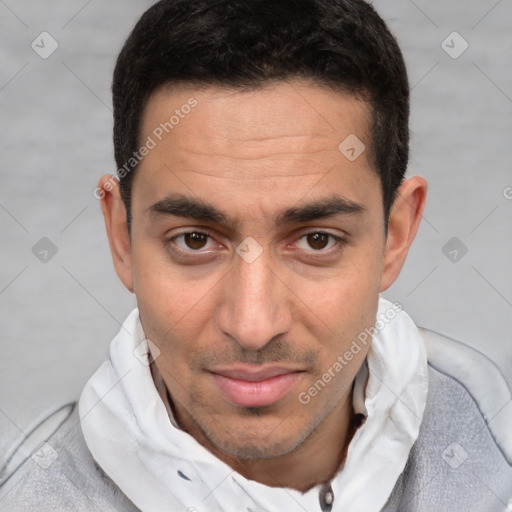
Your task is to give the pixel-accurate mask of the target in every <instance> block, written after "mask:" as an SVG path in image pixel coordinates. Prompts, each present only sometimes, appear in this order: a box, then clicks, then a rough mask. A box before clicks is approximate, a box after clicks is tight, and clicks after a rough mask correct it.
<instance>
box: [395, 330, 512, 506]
mask: <svg viewBox="0 0 512 512" xmlns="http://www.w3.org/2000/svg"><path fill="white" fill-rule="evenodd" d="M420 332H421V334H422V337H423V338H424V340H425V345H426V349H427V359H428V364H429V371H428V379H429V384H428V395H427V404H426V408H425V412H424V416H423V421H422V424H421V428H420V433H419V436H418V439H417V441H416V443H415V444H414V446H413V448H412V450H411V453H410V456H409V460H408V462H407V465H406V467H405V469H404V472H403V473H402V475H401V477H400V479H399V481H398V482H397V485H396V487H395V490H394V491H393V494H392V496H391V498H390V502H389V504H388V505H389V507H390V508H389V510H397V509H398V510H402V508H400V507H405V508H403V510H415V511H417V512H423V511H425V512H426V511H430V510H439V511H451V510H475V511H476V510H478V511H479V512H480V511H482V512H491V511H492V512H494V511H496V512H498V511H499V512H502V511H505V510H509V509H508V508H507V505H508V504H509V503H510V504H512V429H511V428H510V425H512V395H511V392H510V388H509V386H508V384H507V381H506V380H505V378H504V377H503V375H502V374H501V372H500V370H499V369H498V368H497V367H496V365H495V364H494V363H493V362H492V361H490V360H489V359H488V358H487V357H486V356H485V355H483V354H481V353H480V352H478V351H477V350H474V349H472V348H470V347H468V346H466V345H464V344H462V343H460V342H457V341H455V340H452V339H450V338H447V337H445V336H441V335H439V334H437V333H434V332H432V331H428V330H426V329H420ZM509 500H510V501H509ZM393 507H395V508H393ZM385 510H388V508H386V509H385Z"/></svg>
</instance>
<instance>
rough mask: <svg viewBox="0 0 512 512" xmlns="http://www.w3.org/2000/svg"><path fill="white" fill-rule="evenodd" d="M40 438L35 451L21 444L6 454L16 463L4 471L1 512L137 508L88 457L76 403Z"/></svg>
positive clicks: (0, 488)
mask: <svg viewBox="0 0 512 512" xmlns="http://www.w3.org/2000/svg"><path fill="white" fill-rule="evenodd" d="M48 419H49V418H47V420H48ZM43 439H44V440H42V439H41V440H39V441H40V442H39V443H38V445H37V446H36V448H35V449H34V450H33V451H31V450H30V448H28V443H24V444H23V445H21V446H20V447H18V449H17V450H16V452H15V453H13V454H12V455H11V456H10V460H11V461H13V460H18V464H17V467H12V464H11V468H10V471H9V474H7V472H6V471H5V468H4V475H3V481H2V484H1V487H0V510H9V512H18V511H20V512H21V511H23V512H26V511H30V510H38V511H41V512H46V511H48V512H50V511H55V510H75V511H91V510H112V511H117V510H119V511H121V510H123V511H128V512H136V511H137V510H138V509H137V508H136V507H135V506H134V505H133V504H132V503H131V502H130V501H129V500H128V499H127V498H126V496H125V495H124V494H123V493H121V491H120V490H119V489H118V487H117V486H116V485H115V484H114V483H113V482H112V481H111V480H110V478H109V477H108V476H107V475H106V474H105V473H104V472H103V471H102V470H101V468H99V467H98V466H97V464H96V463H95V461H94V459H93V458H92V456H91V453H90V452H89V449H88V448H87V445H86V443H85V440H84V438H83V434H82V428H81V425H80V418H79V415H78V407H76V404H70V406H69V411H68V415H67V417H66V418H65V419H64V421H62V422H61V424H60V425H59V426H58V428H57V429H56V430H55V431H54V432H53V433H52V434H51V435H50V436H49V437H44V438H43ZM32 441H33V440H32ZM32 444H34V443H33V442H32ZM14 466H16V464H15V465H14Z"/></svg>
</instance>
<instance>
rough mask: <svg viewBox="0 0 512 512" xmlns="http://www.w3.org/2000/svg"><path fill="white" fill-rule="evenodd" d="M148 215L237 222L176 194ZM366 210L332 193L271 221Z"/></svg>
mask: <svg viewBox="0 0 512 512" xmlns="http://www.w3.org/2000/svg"><path fill="white" fill-rule="evenodd" d="M148 210H149V212H150V214H152V215H172V216H174V217H184V218H187V219H195V220H198V221H203V222H212V223H215V224H221V225H224V226H226V227H228V228H231V229H236V228H237V226H238V225H239V222H238V221H237V220H236V219H235V218H233V217H231V216H229V215H228V214H226V213H224V212H223V211H222V210H220V209H218V208H217V207H215V206H213V205H211V204H209V203H207V202H205V201H203V200H201V199H197V198H195V197H189V196H184V195H179V194H174V195H170V196H168V197H165V198H164V199H161V200H160V201H157V202H156V203H155V204H153V205H152V206H150V207H149V208H147V209H146V211H148ZM365 211H366V207H365V206H363V205H362V204H359V203H355V202H354V201H351V200H350V199H347V198H344V197H342V196H340V195H337V194H334V195H331V196H329V197H327V198H323V199H315V200H313V201H310V202H308V203H305V204H303V205H301V206H298V207H295V206H294V207H291V208H287V209H284V210H281V211H279V212H278V213H277V215H276V216H275V218H274V223H275V226H276V227H279V226H282V225H285V224H293V223H303V222H311V221H314V220H319V219H327V218H331V217H338V216H341V215H354V214H362V213H364V212H365Z"/></svg>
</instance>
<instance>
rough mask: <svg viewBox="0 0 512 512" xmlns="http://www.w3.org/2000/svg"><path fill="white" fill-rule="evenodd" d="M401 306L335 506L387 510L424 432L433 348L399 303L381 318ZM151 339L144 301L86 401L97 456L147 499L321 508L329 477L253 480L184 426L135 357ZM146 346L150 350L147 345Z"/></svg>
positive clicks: (88, 436) (168, 506)
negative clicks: (302, 487)
mask: <svg viewBox="0 0 512 512" xmlns="http://www.w3.org/2000/svg"><path fill="white" fill-rule="evenodd" d="M391 309H393V311H394V312H395V313H396V316H395V317H394V318H393V319H392V320H390V321H389V322H388V323H387V325H385V326H384V327H383V328H382V329H381V330H380V331H378V332H377V333H376V334H375V335H374V339H373V342H372V346H371V348H370V351H369V353H368V357H367V365H368V373H369V375H368V381H367V385H366V390H365V393H366V396H365V400H364V406H365V408H366V411H367V414H368V416H367V419H366V422H365V423H364V425H363V426H361V427H360V428H359V429H358V431H357V432H356V434H355V435H354V437H353V439H352V441H351V443H350V445H349V449H348V454H347V459H346V463H345V465H344V467H343V469H342V470H340V471H339V472H338V474H337V475H336V477H335V478H334V479H333V481H332V482H331V486H332V489H333V492H334V504H333V508H332V510H333V511H340V512H341V511H343V512H351V511H353V512H355V511H357V512H362V511H366V512H373V511H379V510H381V508H382V507H383V506H384V505H385V503H386V501H387V499H388V497H389V495H390V493H391V491H392V489H393V487H394V485H395V483H396V480H397V479H398V477H399V475H400V473H401V472H402V470H403V468H404V466H405V463H406V461H407V458H408V455H409V451H410V449H411V447H412V445H413V444H414V441H415V440H416V438H417V436H418V432H419V427H420V423H421V419H422V416H423V411H424V408H425V403H426V395H427V387H428V383H427V361H426V354H425V348H424V345H423V341H422V338H421V336H420V334H419V331H418V329H417V328H416V326H415V325H414V323H413V321H412V320H411V319H410V317H409V316H408V315H407V314H406V313H404V312H403V311H400V312H396V309H394V308H392V305H391V303H390V302H388V301H386V300H384V299H380V302H379V312H378V316H377V318H383V315H385V313H386V311H391ZM389 316H391V315H389ZM144 340H145V336H144V333H143V330H142V327H141V324H140V321H139V316H138V310H137V309H135V310H134V311H132V313H131V314H130V315H129V316H128V318H127V319H126V321H125V323H124V324H123V328H122V329H121V331H120V333H119V334H118V335H117V336H116V337H115V338H114V340H113V341H112V344H111V347H110V360H109V361H106V362H105V363H103V365H102V366H101V367H100V368H99V369H98V371H97V372H96V373H95V374H94V375H93V376H92V377H91V379H90V380H89V382H88V383H87V385H86V386H85V388H84V390H83V392H82V395H81V397H80V402H79V411H80V417H81V424H82V430H83V433H84V437H85V440H86V443H87V446H88V447H89V449H90V451H91V453H92V455H93V457H94V458H95V460H96V461H97V462H98V464H99V465H100V466H101V467H102V468H103V470H104V471H105V472H106V473H107V474H108V475H109V476H110V478H112V480H113V481H114V482H115V483H116V484H117V485H118V486H119V488H120V489H121V490H122V492H123V493H125V494H126V495H127V496H128V498H129V499H130V500H131V501H132V502H133V503H134V504H135V505H136V506H137V507H138V508H140V509H141V510H142V511H143V512H159V511H168V510H173V511H181V510H183V511H189V512H215V511H236V512H239V511H244V512H246V511H247V512H257V511H258V512H260V511H267V512H273V511H275V512H283V511H285V510H286V511H288V510H307V511H308V512H316V511H320V510H321V509H320V503H319V491H320V486H316V487H314V488H312V489H310V490H309V491H307V492H306V493H304V494H303V493H301V492H299V491H297V490H293V489H283V488H273V487H268V486H266V485H263V484H260V483H258V482H255V481H252V480H247V479H246V478H244V477H243V476H242V475H240V474H239V473H237V472H235V471H233V470H232V469H231V468H230V467H229V466H227V465H226V464H224V463H223V462H222V461H220V460H219V459H217V458H216V457H215V456H214V455H213V454H211V453H210V452H209V451H208V450H206V449H205V448H204V447H203V446H201V445H200V444H199V443H198V442H196V441H195V439H194V438H193V437H191V436H190V435H189V434H187V433H186V432H184V431H182V430H180V429H178V428H176V427H174V426H173V425H172V423H171V421H170V419H169V416H168V414H167V411H166V408H165V406H164V403H163V401H162V400H161V398H160V396H159V394H158V392H157V390H156V388H155V385H154V382H153V379H152V376H151V372H150V369H149V367H148V366H145V365H143V364H141V362H140V361H139V360H138V359H137V357H135V356H134V351H137V353H140V352H141V347H139V345H140V343H146V342H145V341H144ZM142 348H144V350H146V351H147V345H146V346H145V347H144V345H143V346H142ZM360 373H361V372H360ZM356 384H357V382H356ZM356 387H359V388H361V386H360V385H359V386H356ZM356 394H357V393H356ZM356 399H357V397H355V401H356ZM180 473H181V475H184V476H185V477H186V478H184V477H183V476H180Z"/></svg>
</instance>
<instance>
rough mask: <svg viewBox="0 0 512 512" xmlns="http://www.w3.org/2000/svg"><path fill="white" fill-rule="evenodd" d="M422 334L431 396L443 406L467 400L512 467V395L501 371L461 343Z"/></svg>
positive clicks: (428, 332)
mask: <svg viewBox="0 0 512 512" xmlns="http://www.w3.org/2000/svg"><path fill="white" fill-rule="evenodd" d="M420 333H421V335H422V337H423V339H424V341H425V346H426V350H427V359H428V363H429V367H430V368H431V372H430V373H431V374H432V375H433V376H432V377H431V380H432V383H431V384H430V385H429V388H431V390H432V391H431V395H434V394H436V397H437V399H438V400H439V401H441V402H443V401H447V402H450V399H449V397H450V396H451V397H452V398H451V400H452V401H453V399H457V398H461V396H464V397H465V400H464V401H463V402H464V403H465V404H466V410H467V412H469V410H471V411H472V413H474V414H477V415H479V416H481V418H482V420H483V421H484V423H485V426H486V430H487V431H488V432H489V434H490V435H491V436H492V438H493V439H494V441H495V443H496V445H497V446H498V448H499V450H500V451H501V453H502V454H503V457H504V458H505V459H506V460H507V462H508V463H509V464H510V465H512V429H511V425H512V392H511V390H510V386H509V384H508V383H507V381H506V380H505V378H504V376H503V374H502V373H501V371H500V370H499V368H498V367H497V366H496V365H495V364H494V363H493V362H492V361H491V360H490V359H489V358H488V357H487V356H485V355H484V354H482V353H481V352H479V351H478V350H476V349H474V348H471V347H469V346H468V345H465V344H463V343H461V342H459V341H456V340H454V339H451V338H449V337H447V336H443V335H441V334H438V333H435V332H433V331H430V330H428V329H423V328H420ZM432 370H434V371H432ZM443 376H444V379H443ZM448 390H450V393H448V392H447V391H448ZM439 393H440V394H439ZM433 399H434V396H431V400H433ZM459 408H460V407H457V408H456V409H455V410H458V409H459ZM455 410H454V411H453V412H455Z"/></svg>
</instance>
